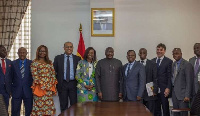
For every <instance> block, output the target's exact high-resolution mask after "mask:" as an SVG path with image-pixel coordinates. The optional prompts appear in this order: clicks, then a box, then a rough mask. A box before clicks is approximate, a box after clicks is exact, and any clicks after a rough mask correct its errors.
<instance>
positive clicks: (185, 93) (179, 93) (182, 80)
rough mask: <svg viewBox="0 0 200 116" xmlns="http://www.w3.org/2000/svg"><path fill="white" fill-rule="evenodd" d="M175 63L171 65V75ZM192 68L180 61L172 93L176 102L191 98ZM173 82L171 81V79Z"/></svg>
mask: <svg viewBox="0 0 200 116" xmlns="http://www.w3.org/2000/svg"><path fill="white" fill-rule="evenodd" d="M175 63H176V62H174V63H173V64H172V73H173V72H174V65H175ZM193 75H194V71H193V67H192V65H191V64H190V63H189V62H188V61H186V60H184V59H182V61H181V63H180V65H179V67H178V70H177V74H176V77H173V76H172V78H175V79H174V92H175V95H176V97H177V99H178V100H183V99H184V98H185V97H188V98H191V97H192V88H193V87H192V86H193ZM172 80H173V79H172Z"/></svg>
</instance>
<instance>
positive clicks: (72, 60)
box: [0, 42, 200, 116]
mask: <svg viewBox="0 0 200 116" xmlns="http://www.w3.org/2000/svg"><path fill="white" fill-rule="evenodd" d="M64 51H65V52H64V54H61V55H58V56H56V57H55V59H54V62H53V63H52V61H51V60H49V57H48V48H47V47H46V46H44V45H41V46H39V47H38V49H37V51H36V58H35V59H34V60H33V61H31V60H29V59H27V58H26V55H27V50H26V48H24V47H21V48H19V50H18V55H19V58H18V59H17V60H14V61H10V60H9V59H7V58H6V56H7V52H6V49H5V47H4V46H3V45H0V57H1V60H0V64H1V68H0V94H2V95H3V97H4V101H5V103H6V106H7V107H8V104H9V98H10V97H11V96H12V108H11V109H12V111H11V112H12V115H13V116H19V115H20V108H21V103H22V100H23V101H24V106H25V115H26V116H29V115H33V116H34V115H35V116H36V115H37V116H40V115H41V116H42V115H53V114H55V112H56V109H55V106H54V101H53V96H54V95H56V94H57V93H58V96H59V100H60V110H61V112H62V111H64V110H66V109H68V107H69V106H71V105H73V104H75V103H77V102H88V101H90V102H97V101H102V102H118V101H119V100H121V99H122V100H123V101H124V102H131V101H138V102H141V103H143V104H144V105H145V106H146V107H147V108H148V109H149V111H150V112H152V114H153V115H154V116H162V113H163V116H170V112H169V102H168V98H169V97H172V101H173V108H175V109H180V108H189V106H191V105H192V104H193V103H196V102H194V99H196V98H197V97H200V96H197V95H200V94H198V92H200V90H199V88H200V67H199V65H200V63H199V62H200V61H199V60H200V43H195V45H194V54H195V55H196V56H194V57H193V58H191V59H190V60H189V62H188V61H186V60H185V59H183V58H182V52H181V49H180V48H174V49H173V51H172V55H173V58H174V60H175V61H174V62H173V61H172V60H171V59H169V58H167V57H166V56H165V52H166V46H165V45H164V44H162V43H160V44H158V45H157V47H156V54H157V57H155V58H154V59H152V60H149V59H147V50H146V49H145V48H141V49H140V50H139V52H138V55H139V57H140V60H139V61H136V52H135V51H134V50H128V52H127V56H126V57H127V60H128V63H126V64H125V65H122V62H121V61H120V60H118V59H116V58H114V57H113V56H114V49H113V48H112V47H108V48H106V50H105V56H106V58H104V59H101V60H99V61H97V57H96V51H95V49H94V48H93V47H88V48H87V49H86V50H85V54H84V56H83V59H82V60H81V58H80V57H79V56H76V55H74V54H73V43H71V42H65V43H64ZM69 103H70V104H69ZM199 104H200V103H199ZM161 107H162V108H161ZM161 109H162V111H161ZM194 109H195V108H194ZM191 110H193V109H191ZM197 110H198V109H197ZM175 115H176V116H187V115H188V114H187V112H181V113H175Z"/></svg>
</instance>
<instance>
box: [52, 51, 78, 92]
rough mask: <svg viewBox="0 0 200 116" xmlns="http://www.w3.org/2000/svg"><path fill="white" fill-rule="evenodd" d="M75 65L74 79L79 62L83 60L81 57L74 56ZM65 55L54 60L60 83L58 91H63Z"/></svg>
mask: <svg viewBox="0 0 200 116" xmlns="http://www.w3.org/2000/svg"><path fill="white" fill-rule="evenodd" d="M72 56H73V64H74V79H75V75H76V67H77V64H78V62H79V61H80V60H81V58H80V57H79V56H76V55H73V54H72ZM64 57H65V56H64V54H61V55H58V56H56V57H55V58H54V62H53V66H54V69H55V72H56V78H57V81H58V84H57V90H58V91H59V92H61V91H62V82H63V80H64Z"/></svg>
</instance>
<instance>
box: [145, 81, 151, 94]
mask: <svg viewBox="0 0 200 116" xmlns="http://www.w3.org/2000/svg"><path fill="white" fill-rule="evenodd" d="M146 89H147V94H148V96H153V82H150V83H147V84H146Z"/></svg>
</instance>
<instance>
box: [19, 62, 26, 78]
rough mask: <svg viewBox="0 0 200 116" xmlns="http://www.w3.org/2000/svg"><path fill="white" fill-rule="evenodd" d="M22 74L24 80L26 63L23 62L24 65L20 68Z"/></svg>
mask: <svg viewBox="0 0 200 116" xmlns="http://www.w3.org/2000/svg"><path fill="white" fill-rule="evenodd" d="M20 72H21V74H22V78H24V72H25V68H24V61H22V65H21V67H20Z"/></svg>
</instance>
